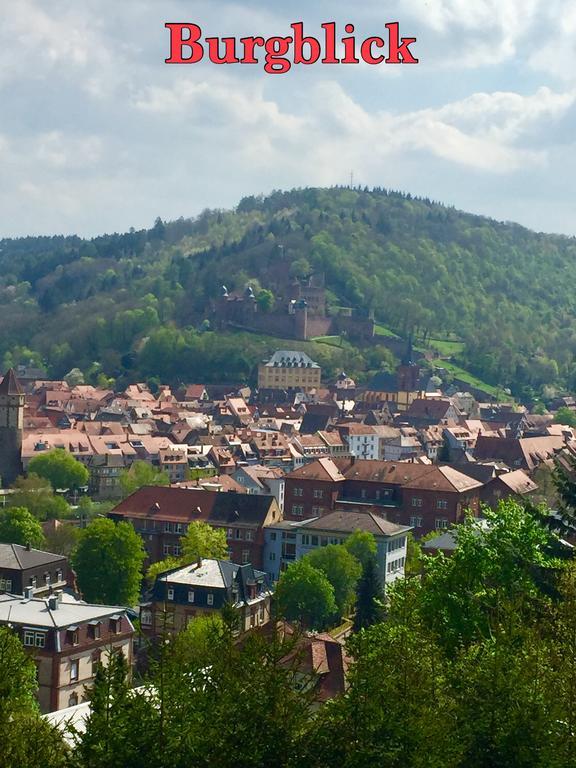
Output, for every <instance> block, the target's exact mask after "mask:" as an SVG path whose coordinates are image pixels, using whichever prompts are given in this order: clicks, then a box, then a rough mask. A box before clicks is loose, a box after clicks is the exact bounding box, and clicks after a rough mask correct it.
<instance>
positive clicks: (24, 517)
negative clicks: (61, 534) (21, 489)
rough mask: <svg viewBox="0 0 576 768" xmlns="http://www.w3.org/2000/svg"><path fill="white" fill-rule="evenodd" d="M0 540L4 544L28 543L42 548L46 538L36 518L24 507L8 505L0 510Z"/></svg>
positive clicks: (36, 547) (23, 544)
mask: <svg viewBox="0 0 576 768" xmlns="http://www.w3.org/2000/svg"><path fill="white" fill-rule="evenodd" d="M0 541H3V542H5V543H6V544H21V545H22V546H26V545H28V544H30V546H31V547H34V548H35V549H42V547H44V546H45V545H46V539H45V538H44V533H43V531H42V526H41V525H40V523H39V522H38V520H37V519H36V518H35V517H34V515H31V514H30V512H28V510H27V509H25V508H24V507H8V508H7V509H4V510H2V511H1V512H0Z"/></svg>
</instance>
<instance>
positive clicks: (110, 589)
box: [72, 518, 146, 606]
mask: <svg viewBox="0 0 576 768" xmlns="http://www.w3.org/2000/svg"><path fill="white" fill-rule="evenodd" d="M145 556H146V553H145V551H144V545H143V543H142V539H141V538H140V536H139V535H138V534H137V533H136V531H135V530H134V528H133V527H132V525H131V524H130V523H126V522H121V523H117V524H116V523H114V522H112V520H108V519H106V518H98V519H96V520H93V521H92V522H91V523H90V524H89V525H88V527H87V528H85V529H84V530H83V531H82V534H81V537H80V541H79V543H78V547H77V549H76V552H75V553H74V556H73V559H72V564H73V567H74V569H75V570H76V574H77V577H78V586H79V588H80V591H81V592H82V595H83V597H84V599H85V600H87V601H88V602H90V603H103V604H108V605H128V606H130V605H135V604H136V603H137V602H138V596H139V594H140V582H141V579H142V563H143V562H144V558H145Z"/></svg>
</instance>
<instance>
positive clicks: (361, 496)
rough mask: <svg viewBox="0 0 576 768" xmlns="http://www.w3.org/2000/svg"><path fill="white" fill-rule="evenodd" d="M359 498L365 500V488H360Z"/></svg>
mask: <svg viewBox="0 0 576 768" xmlns="http://www.w3.org/2000/svg"><path fill="white" fill-rule="evenodd" d="M360 498H361V499H365V498H366V488H362V489H361V490H360Z"/></svg>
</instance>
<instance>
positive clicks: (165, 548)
mask: <svg viewBox="0 0 576 768" xmlns="http://www.w3.org/2000/svg"><path fill="white" fill-rule="evenodd" d="M171 551H172V547H171V546H170V544H164V557H167V556H168V555H169V554H170V552H171Z"/></svg>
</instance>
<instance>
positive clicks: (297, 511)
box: [292, 504, 304, 517]
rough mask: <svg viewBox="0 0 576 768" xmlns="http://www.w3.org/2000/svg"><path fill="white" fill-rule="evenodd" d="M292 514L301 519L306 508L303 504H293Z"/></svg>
mask: <svg viewBox="0 0 576 768" xmlns="http://www.w3.org/2000/svg"><path fill="white" fill-rule="evenodd" d="M292 514H293V515H297V516H298V517H301V516H302V515H303V514H304V507H303V506H302V504H292Z"/></svg>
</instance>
